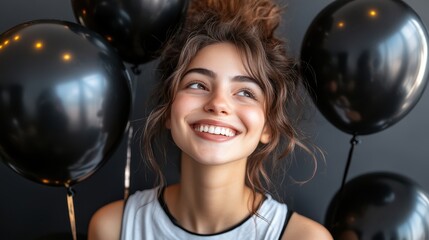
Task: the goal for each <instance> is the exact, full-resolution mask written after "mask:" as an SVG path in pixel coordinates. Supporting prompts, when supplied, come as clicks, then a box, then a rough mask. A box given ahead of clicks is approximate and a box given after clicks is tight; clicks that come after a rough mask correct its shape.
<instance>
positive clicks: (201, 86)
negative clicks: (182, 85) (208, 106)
mask: <svg viewBox="0 0 429 240" xmlns="http://www.w3.org/2000/svg"><path fill="white" fill-rule="evenodd" d="M187 87H188V88H191V89H202V90H206V89H207V88H206V86H204V84H202V83H199V82H193V83H190V84H188V86H187Z"/></svg>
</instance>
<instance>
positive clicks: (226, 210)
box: [164, 157, 262, 234]
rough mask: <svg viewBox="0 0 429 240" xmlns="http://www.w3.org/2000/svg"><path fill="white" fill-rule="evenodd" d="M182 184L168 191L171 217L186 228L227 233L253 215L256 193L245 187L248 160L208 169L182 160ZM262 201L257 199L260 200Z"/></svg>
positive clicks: (167, 199) (206, 232)
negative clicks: (224, 231)
mask: <svg viewBox="0 0 429 240" xmlns="http://www.w3.org/2000/svg"><path fill="white" fill-rule="evenodd" d="M181 166H182V169H181V183H180V184H177V185H173V186H170V187H168V188H167V189H166V191H165V195H164V199H165V202H166V204H167V206H168V208H169V211H170V212H171V214H172V215H173V216H174V217H175V218H176V220H177V221H178V223H179V224H180V225H181V226H182V227H183V228H185V229H187V230H189V231H191V232H195V233H200V234H211V233H217V232H221V231H223V230H226V229H228V228H230V227H232V226H234V225H236V224H237V223H239V222H241V221H242V220H243V219H245V218H246V217H248V216H249V215H250V214H251V209H252V207H251V206H252V203H253V202H254V201H253V198H252V196H253V194H252V191H251V190H250V189H249V188H248V187H246V186H245V168H246V162H245V161H236V162H232V163H228V164H224V165H218V166H207V165H201V164H198V163H196V162H195V161H193V160H191V159H187V158H186V157H185V158H182V163H181ZM261 199H262V197H261V196H258V199H257V200H258V201H256V202H260V200H261Z"/></svg>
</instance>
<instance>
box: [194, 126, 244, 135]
mask: <svg viewBox="0 0 429 240" xmlns="http://www.w3.org/2000/svg"><path fill="white" fill-rule="evenodd" d="M193 128H194V130H195V131H197V132H203V133H210V134H214V135H223V136H226V137H234V136H235V135H237V131H236V130H234V129H231V128H227V127H221V126H215V125H208V124H194V125H193Z"/></svg>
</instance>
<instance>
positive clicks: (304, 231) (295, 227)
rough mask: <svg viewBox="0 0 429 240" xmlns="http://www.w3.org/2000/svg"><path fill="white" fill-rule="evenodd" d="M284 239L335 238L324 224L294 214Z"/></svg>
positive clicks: (328, 239) (319, 239) (326, 239)
mask: <svg viewBox="0 0 429 240" xmlns="http://www.w3.org/2000/svg"><path fill="white" fill-rule="evenodd" d="M282 239H283V240H284V239H300V240H313V239H317V240H332V239H333V238H332V236H331V234H330V233H329V231H328V230H327V229H326V228H325V227H324V226H323V225H322V224H320V223H318V222H316V221H314V220H311V219H310V218H307V217H304V216H302V215H300V214H298V213H294V214H293V215H292V217H291V218H290V220H289V223H288V225H287V227H286V230H285V232H284V233H283V237H282Z"/></svg>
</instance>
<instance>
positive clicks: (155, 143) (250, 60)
mask: <svg viewBox="0 0 429 240" xmlns="http://www.w3.org/2000/svg"><path fill="white" fill-rule="evenodd" d="M279 21H280V8H279V7H278V5H276V4H275V3H273V2H272V1H270V0H238V1H230V0H225V1H220V0H218V1H214V0H206V1H201V0H197V1H193V2H192V3H191V6H190V8H189V11H188V18H187V19H186V23H185V25H184V28H183V29H182V31H181V32H180V34H178V35H176V36H174V37H173V38H172V39H171V40H170V41H169V42H168V43H167V44H166V47H165V49H164V51H163V53H162V55H161V59H160V63H159V68H158V71H159V73H160V77H159V78H160V82H159V86H158V88H157V91H156V92H155V94H154V97H155V98H156V99H152V100H155V102H156V106H155V108H154V109H153V110H152V112H151V113H150V114H149V116H148V119H147V122H146V126H145V129H144V132H145V134H144V136H143V138H142V141H143V142H142V144H143V151H144V154H145V156H146V159H147V160H148V162H149V164H150V165H151V166H152V168H153V169H155V171H156V172H157V173H158V176H162V171H161V169H160V168H159V164H158V162H157V161H156V158H155V150H154V149H156V148H157V147H159V148H161V149H162V148H163V146H164V145H165V144H163V142H162V141H160V138H159V137H160V136H162V135H163V132H164V131H166V127H165V123H166V121H167V119H168V117H169V114H170V110H171V105H172V103H173V101H174V98H175V94H176V92H177V89H178V84H179V82H180V80H181V79H182V77H183V75H184V73H185V70H186V68H187V67H188V65H189V63H190V62H191V60H192V59H193V57H194V56H195V55H196V54H197V52H198V51H199V50H201V49H202V48H204V47H206V46H208V45H211V44H215V43H225V42H227V43H232V44H234V45H235V46H236V47H237V49H239V51H240V52H241V55H242V58H243V62H244V63H246V64H245V65H246V66H247V68H248V69H247V71H248V72H249V74H250V75H251V77H252V78H254V79H257V81H259V84H260V86H261V87H262V90H263V92H264V94H265V98H266V99H265V100H266V103H267V105H266V116H269V117H267V118H266V119H267V126H268V127H269V129H270V131H271V139H270V142H269V143H268V144H260V145H259V146H258V147H257V149H256V150H255V151H254V152H253V153H252V154H251V156H249V158H248V161H247V169H246V184H247V185H248V186H249V187H250V188H251V189H252V190H253V192H254V193H256V192H260V193H264V192H266V191H267V189H266V186H267V185H266V184H271V181H270V177H269V176H270V175H269V173H268V171H267V169H266V164H265V162H266V161H268V160H272V163H274V164H272V166H276V164H277V163H279V162H281V160H282V159H284V157H286V156H287V155H289V153H291V152H292V151H293V150H294V148H295V146H299V147H301V148H302V149H304V150H305V151H307V152H308V153H310V155H311V156H312V157H313V159H315V157H314V154H313V153H312V151H311V150H310V149H309V148H308V147H306V145H305V144H303V142H302V141H301V140H300V137H299V136H300V134H299V132H298V131H297V129H296V128H295V127H294V125H295V123H294V121H291V119H290V118H289V115H290V114H289V113H288V108H287V107H286V105H288V104H291V103H293V104H296V103H298V102H299V101H300V100H302V99H301V95H300V92H299V91H298V87H299V84H300V82H301V81H300V80H301V78H300V77H299V75H298V68H297V62H296V60H295V59H293V58H291V57H288V55H287V53H286V49H285V43H284V41H282V40H281V39H280V38H278V37H276V36H275V29H276V28H277V26H278V25H279ZM158 184H164V180H163V177H160V178H159V179H158Z"/></svg>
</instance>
